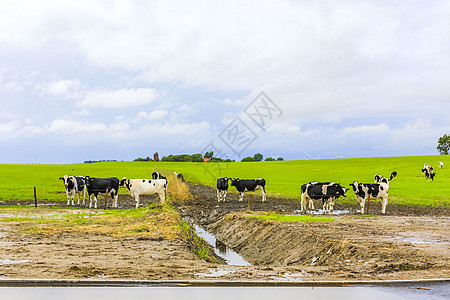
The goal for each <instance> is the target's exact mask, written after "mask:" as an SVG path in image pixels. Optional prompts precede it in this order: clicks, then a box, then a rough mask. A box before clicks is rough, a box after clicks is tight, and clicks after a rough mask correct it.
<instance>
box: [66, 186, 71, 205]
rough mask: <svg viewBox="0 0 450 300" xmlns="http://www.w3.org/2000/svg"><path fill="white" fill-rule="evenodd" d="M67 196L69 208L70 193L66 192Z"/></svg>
mask: <svg viewBox="0 0 450 300" xmlns="http://www.w3.org/2000/svg"><path fill="white" fill-rule="evenodd" d="M66 196H67V206H69V205H70V196H69V191H68V190H66Z"/></svg>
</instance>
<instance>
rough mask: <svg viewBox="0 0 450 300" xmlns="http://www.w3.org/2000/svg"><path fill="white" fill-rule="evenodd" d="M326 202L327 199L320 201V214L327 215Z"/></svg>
mask: <svg viewBox="0 0 450 300" xmlns="http://www.w3.org/2000/svg"><path fill="white" fill-rule="evenodd" d="M327 202H328V200H327V199H322V214H323V215H324V214H326V213H327V206H328V203H327Z"/></svg>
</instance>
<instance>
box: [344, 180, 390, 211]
mask: <svg viewBox="0 0 450 300" xmlns="http://www.w3.org/2000/svg"><path fill="white" fill-rule="evenodd" d="M350 186H351V187H353V192H355V196H356V200H358V202H359V204H360V206H361V214H364V206H365V203H366V200H367V206H369V201H370V200H371V199H377V198H380V199H381V213H383V214H385V213H386V206H387V204H388V195H389V183H385V182H381V183H358V181H354V182H353V183H350Z"/></svg>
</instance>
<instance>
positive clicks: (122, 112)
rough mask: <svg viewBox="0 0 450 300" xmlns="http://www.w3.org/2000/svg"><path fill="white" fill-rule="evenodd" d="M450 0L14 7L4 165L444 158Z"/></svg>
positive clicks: (2, 120) (1, 37) (0, 43)
mask: <svg viewBox="0 0 450 300" xmlns="http://www.w3.org/2000/svg"><path fill="white" fill-rule="evenodd" d="M449 16H450V1H280V0H276V1H261V0H258V1H93V0H89V1H80V0H77V1H57V0H55V1H44V0H43V1H1V2H0V104H1V110H0V143H1V148H0V149H1V150H0V154H1V155H0V162H2V163H73V162H83V161H85V160H101V159H116V160H133V159H134V158H137V157H146V156H152V154H153V153H154V152H156V151H158V152H159V153H160V155H168V154H171V153H172V154H181V153H191V154H193V153H199V152H202V153H204V152H205V150H208V149H210V150H211V149H213V150H216V151H215V152H216V153H218V152H220V153H221V154H223V155H222V156H225V155H228V156H229V157H230V158H233V159H241V158H243V157H245V156H249V155H253V154H254V153H256V152H260V153H262V154H263V155H264V156H265V157H267V156H270V155H273V156H274V157H277V156H282V157H284V158H285V159H304V158H305V154H308V155H310V156H311V157H319V156H320V158H336V157H337V156H339V157H341V156H342V157H345V158H349V157H371V156H397V155H427V154H438V152H437V150H436V145H437V139H438V138H439V136H442V135H443V134H445V133H450V114H449V111H450V75H449V74H450V73H449V72H450V18H449Z"/></svg>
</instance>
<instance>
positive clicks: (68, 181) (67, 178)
mask: <svg viewBox="0 0 450 300" xmlns="http://www.w3.org/2000/svg"><path fill="white" fill-rule="evenodd" d="M59 179H60V180H62V181H63V182H64V186H65V187H66V188H67V187H69V185H70V186H74V185H75V178H74V177H73V176H68V175H64V177H59Z"/></svg>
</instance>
